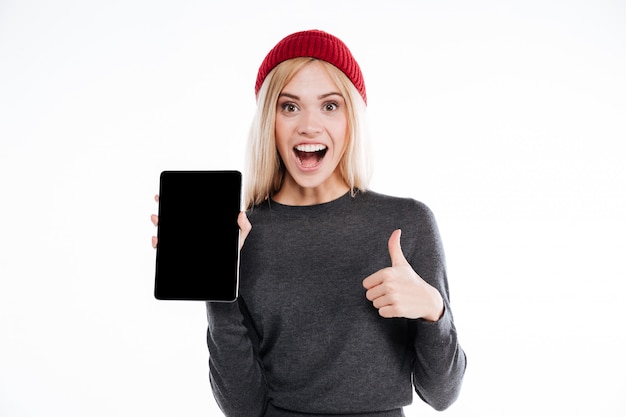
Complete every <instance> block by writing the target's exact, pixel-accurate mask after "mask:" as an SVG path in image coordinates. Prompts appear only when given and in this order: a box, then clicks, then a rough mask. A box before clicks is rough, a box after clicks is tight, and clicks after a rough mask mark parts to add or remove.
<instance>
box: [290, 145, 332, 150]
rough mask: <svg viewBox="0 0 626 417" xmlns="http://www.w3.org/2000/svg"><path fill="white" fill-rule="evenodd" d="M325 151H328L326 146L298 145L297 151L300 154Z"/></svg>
mask: <svg viewBox="0 0 626 417" xmlns="http://www.w3.org/2000/svg"><path fill="white" fill-rule="evenodd" d="M324 149H326V146H324V145H320V144H317V145H309V144H306V145H298V146H296V150H297V151H299V152H318V151H323V150H324Z"/></svg>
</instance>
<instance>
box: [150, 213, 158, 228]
mask: <svg viewBox="0 0 626 417" xmlns="http://www.w3.org/2000/svg"><path fill="white" fill-rule="evenodd" d="M150 220H151V221H152V224H153V225H155V226H158V225H159V216H157V215H156V214H152V215H151V216H150Z"/></svg>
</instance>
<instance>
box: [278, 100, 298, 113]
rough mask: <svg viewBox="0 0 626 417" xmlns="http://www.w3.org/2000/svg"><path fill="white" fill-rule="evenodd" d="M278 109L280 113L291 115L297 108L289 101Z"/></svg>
mask: <svg viewBox="0 0 626 417" xmlns="http://www.w3.org/2000/svg"><path fill="white" fill-rule="evenodd" d="M280 108H281V110H282V111H284V112H287V113H293V112H296V111H298V106H296V105H295V104H294V103H292V102H290V101H288V102H285V103H282V104H281V105H280Z"/></svg>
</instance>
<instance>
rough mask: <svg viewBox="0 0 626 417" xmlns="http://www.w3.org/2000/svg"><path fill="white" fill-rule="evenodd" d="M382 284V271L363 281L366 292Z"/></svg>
mask: <svg viewBox="0 0 626 417" xmlns="http://www.w3.org/2000/svg"><path fill="white" fill-rule="evenodd" d="M382 282H383V276H382V274H381V273H380V271H378V272H374V273H373V274H372V275H370V276H369V277H367V278H365V279H364V280H363V287H365V289H366V290H369V289H371V288H374V287H376V286H377V285H380V284H381V283H382Z"/></svg>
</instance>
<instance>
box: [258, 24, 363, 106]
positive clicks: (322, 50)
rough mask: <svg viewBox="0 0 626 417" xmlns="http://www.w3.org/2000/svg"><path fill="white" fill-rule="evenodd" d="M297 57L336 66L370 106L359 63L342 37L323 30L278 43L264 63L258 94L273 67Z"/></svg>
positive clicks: (308, 31)
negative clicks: (314, 59) (317, 60)
mask: <svg viewBox="0 0 626 417" xmlns="http://www.w3.org/2000/svg"><path fill="white" fill-rule="evenodd" d="M298 57H311V58H317V59H321V60H322V61H326V62H328V63H330V64H333V65H334V66H335V67H337V68H339V69H340V70H341V71H342V72H343V73H344V74H345V75H346V76H347V77H348V78H349V79H350V81H352V84H354V86H355V87H356V89H357V90H358V91H359V94H361V97H363V100H364V101H365V103H367V95H366V94H365V82H364V81H363V74H362V73H361V68H360V67H359V64H357V62H356V60H355V59H354V57H353V56H352V53H351V52H350V50H349V49H348V47H347V46H346V45H345V44H344V43H343V42H342V41H341V40H340V39H339V38H337V37H335V36H333V35H331V34H329V33H326V32H323V31H321V30H306V31H303V32H296V33H292V34H291V35H289V36H287V37H285V38H284V39H282V40H281V41H280V42H278V43H277V44H276V46H274V48H273V49H272V50H271V51H270V52H269V53H268V54H267V56H266V57H265V59H264V60H263V62H262V63H261V66H260V68H259V72H258V74H257V78H256V85H255V87H254V93H255V95H257V96H258V95H259V90H260V89H261V85H262V84H263V81H265V77H267V75H268V74H269V73H270V71H272V69H274V67H276V66H277V65H278V64H280V63H281V62H283V61H287V60H288V59H291V58H298Z"/></svg>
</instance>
